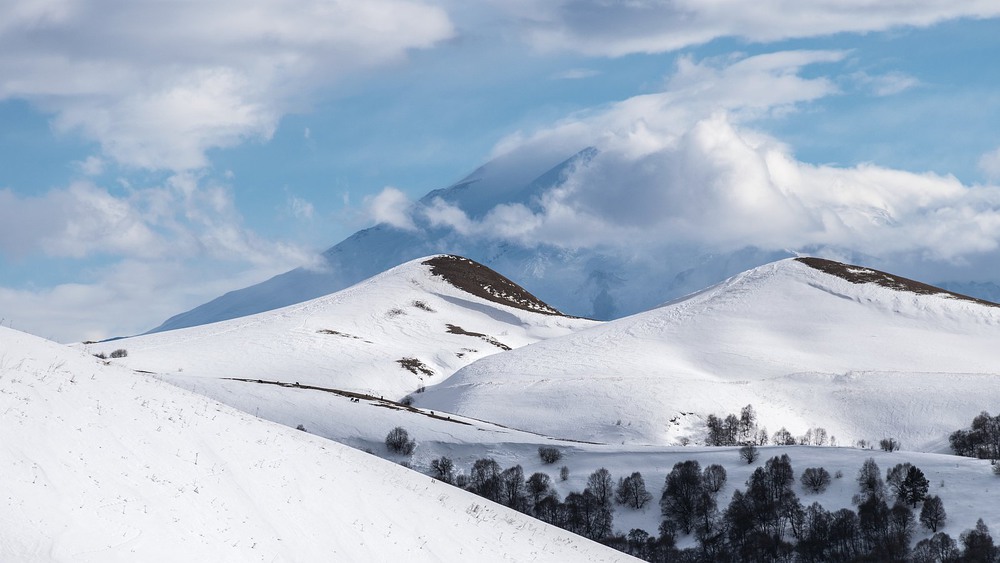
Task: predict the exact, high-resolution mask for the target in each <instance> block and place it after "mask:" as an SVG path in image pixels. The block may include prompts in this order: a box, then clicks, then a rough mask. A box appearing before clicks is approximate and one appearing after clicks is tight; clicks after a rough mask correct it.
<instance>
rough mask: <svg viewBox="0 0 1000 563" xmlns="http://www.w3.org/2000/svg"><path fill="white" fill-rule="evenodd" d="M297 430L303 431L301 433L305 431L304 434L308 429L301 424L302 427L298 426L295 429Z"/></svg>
mask: <svg viewBox="0 0 1000 563" xmlns="http://www.w3.org/2000/svg"><path fill="white" fill-rule="evenodd" d="M295 429H296V430H301V431H303V432H305V431H306V427H305V426H303V425H301V424H300V425H298V426H296V427H295Z"/></svg>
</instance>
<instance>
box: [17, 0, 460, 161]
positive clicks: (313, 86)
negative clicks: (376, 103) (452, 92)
mask: <svg viewBox="0 0 1000 563" xmlns="http://www.w3.org/2000/svg"><path fill="white" fill-rule="evenodd" d="M0 8H2V9H0V13H3V14H4V15H5V17H4V18H3V21H0V100H3V99H24V100H28V101H29V102H31V103H32V104H34V105H35V106H37V107H38V108H40V109H41V110H42V111H45V112H48V113H51V114H53V115H54V116H55V120H54V124H55V126H56V128H57V129H58V130H61V131H78V132H81V133H82V134H83V135H85V136H86V137H88V138H90V139H93V140H96V141H97V142H99V143H100V145H101V148H102V150H103V152H104V153H105V154H106V155H107V156H109V157H111V158H113V159H114V160H116V161H118V162H119V163H121V164H123V165H126V166H130V167H138V168H148V169H167V170H175V171H180V170H191V169H196V168H201V167H204V166H206V165H207V160H206V157H205V152H206V151H207V150H208V149H211V148H219V147H231V146H235V145H237V144H240V143H242V142H245V141H248V140H254V139H268V138H270V136H271V135H272V134H273V132H274V130H275V128H276V126H277V123H278V121H279V119H280V118H281V117H282V115H284V114H285V113H286V112H288V111H291V110H294V109H297V108H302V107H303V105H304V104H308V103H309V101H310V98H311V96H312V95H314V94H316V92H317V91H318V90H320V89H321V88H322V87H324V86H326V85H328V84H329V83H330V82H332V81H334V80H336V79H338V78H339V77H342V76H343V75H344V74H346V73H349V72H352V71H357V70H359V69H365V68H369V67H372V66H375V65H381V64H385V63H389V62H392V61H395V60H399V59H401V58H403V57H405V55H406V53H407V51H408V50H410V49H420V48H428V47H431V46H433V45H434V44H436V43H437V42H439V41H442V40H444V39H447V38H449V37H451V36H452V35H453V33H454V28H453V25H452V23H451V21H450V19H449V17H448V15H447V14H446V13H445V12H444V10H443V9H441V8H439V7H434V6H430V5H427V4H425V3H422V2H418V1H411V0H368V1H366V2H351V1H348V0H334V1H325V0H280V1H276V2H275V1H264V0H241V1H234V0H221V1H213V2H161V3H148V2H139V3H137V2H128V1H125V0H82V1H67V0H46V1H44V2H30V3H24V2H2V3H0Z"/></svg>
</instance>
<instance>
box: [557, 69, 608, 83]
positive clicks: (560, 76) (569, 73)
mask: <svg viewBox="0 0 1000 563" xmlns="http://www.w3.org/2000/svg"><path fill="white" fill-rule="evenodd" d="M600 74H601V73H600V71H597V70H594V69H591V68H571V69H569V70H564V71H562V72H557V73H555V74H553V75H552V78H553V79H554V80H580V79H583V78H593V77H595V76H600Z"/></svg>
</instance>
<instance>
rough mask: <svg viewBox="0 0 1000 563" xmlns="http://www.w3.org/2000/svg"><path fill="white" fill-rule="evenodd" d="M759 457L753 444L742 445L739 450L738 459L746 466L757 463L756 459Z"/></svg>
mask: <svg viewBox="0 0 1000 563" xmlns="http://www.w3.org/2000/svg"><path fill="white" fill-rule="evenodd" d="M759 457H760V452H759V451H758V450H757V446H755V445H753V444H744V445H743V447H742V448H740V459H742V460H743V461H745V462H747V464H751V463H753V462H755V461H757V458H759Z"/></svg>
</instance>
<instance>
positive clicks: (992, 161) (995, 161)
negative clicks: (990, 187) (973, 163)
mask: <svg viewBox="0 0 1000 563" xmlns="http://www.w3.org/2000/svg"><path fill="white" fill-rule="evenodd" d="M979 170H980V171H982V173H983V174H985V175H986V177H987V178H989V179H990V180H1000V147H997V148H996V149H994V150H992V151H989V152H987V153H985V154H983V155H982V156H980V157H979Z"/></svg>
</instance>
